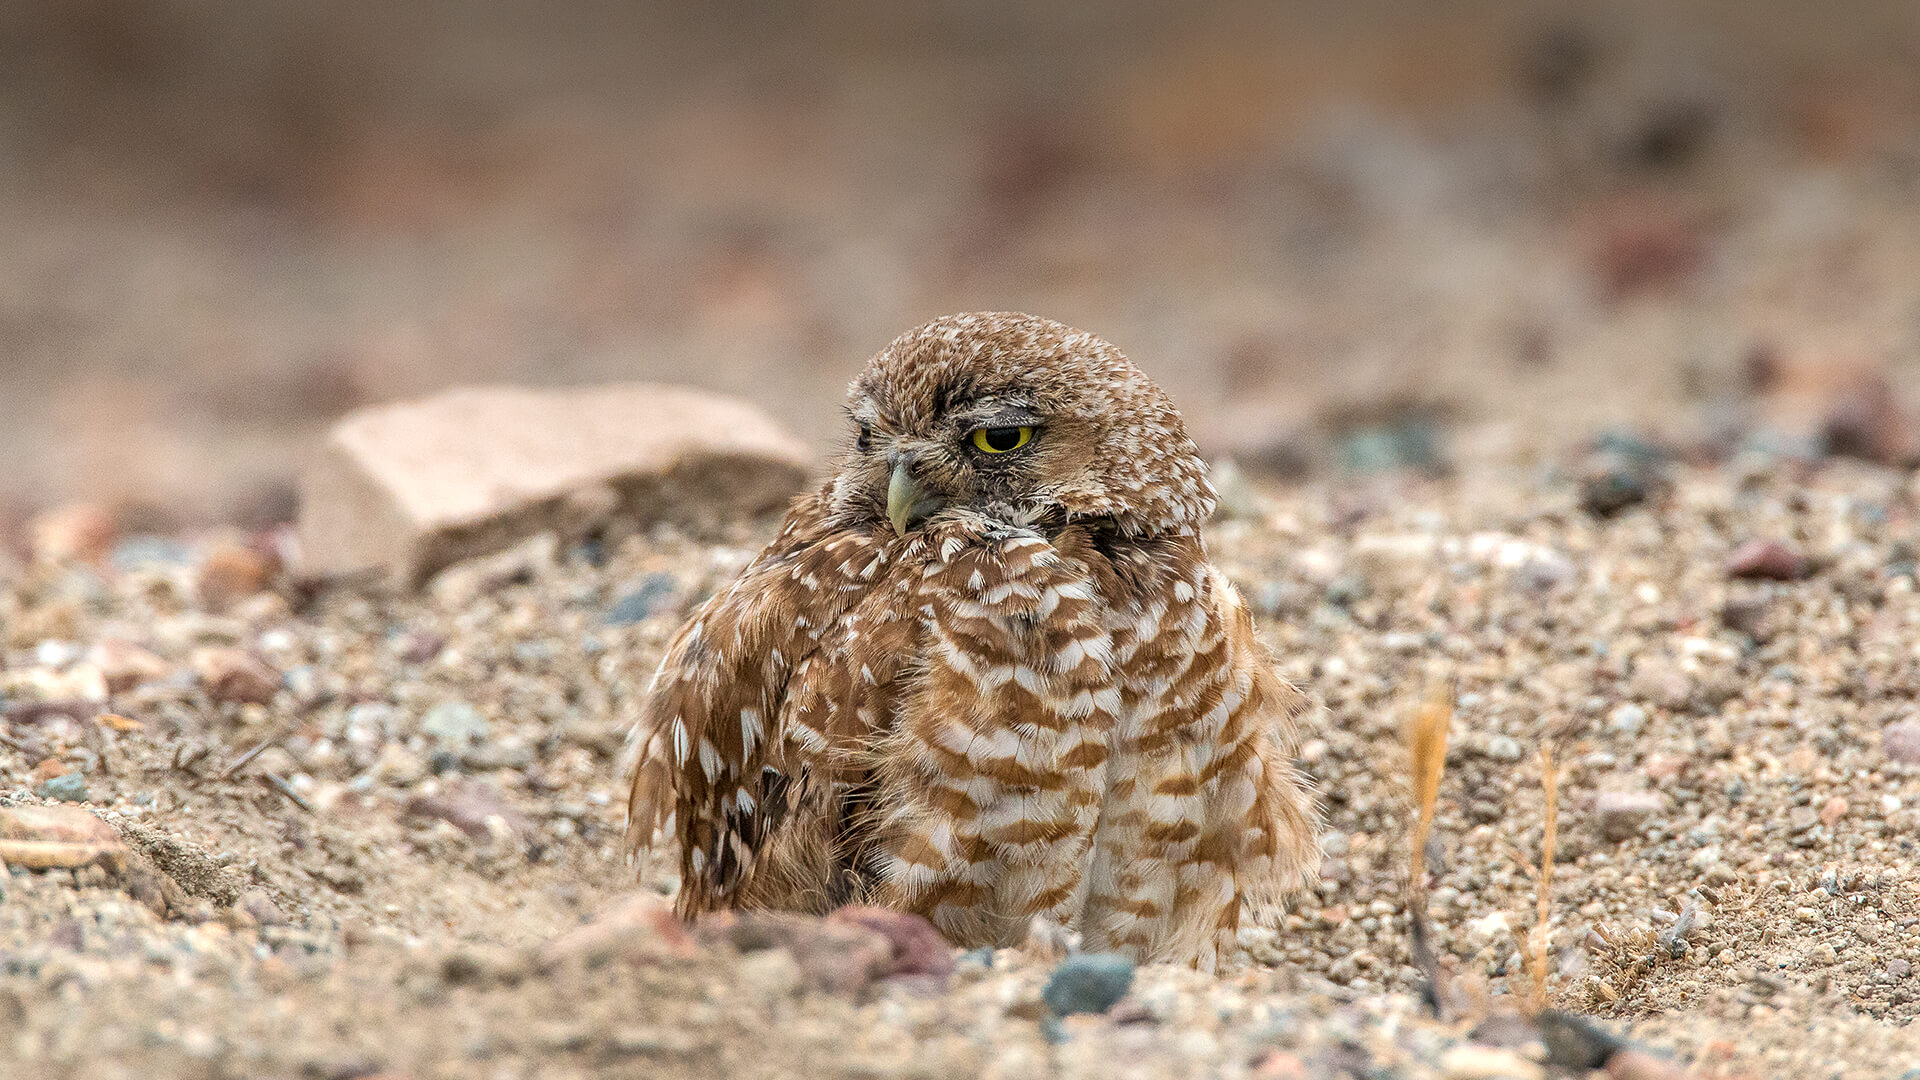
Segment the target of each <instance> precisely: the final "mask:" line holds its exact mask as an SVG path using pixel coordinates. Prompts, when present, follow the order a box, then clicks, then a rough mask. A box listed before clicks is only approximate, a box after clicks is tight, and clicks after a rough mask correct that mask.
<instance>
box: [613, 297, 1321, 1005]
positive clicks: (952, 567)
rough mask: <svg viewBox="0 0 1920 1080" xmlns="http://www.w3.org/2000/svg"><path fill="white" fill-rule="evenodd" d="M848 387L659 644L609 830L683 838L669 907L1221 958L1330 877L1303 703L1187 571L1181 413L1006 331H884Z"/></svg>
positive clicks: (1089, 364)
mask: <svg viewBox="0 0 1920 1080" xmlns="http://www.w3.org/2000/svg"><path fill="white" fill-rule="evenodd" d="M850 396H851V403H850V412H851V414H852V419H853V424H854V427H855V430H856V431H857V432H858V433H859V434H858V436H857V437H856V439H855V441H854V445H853V446H852V447H851V448H850V449H849V451H848V454H847V457H846V459H845V461H844V462H843V465H842V468H841V471H840V473H839V474H838V475H837V476H836V477H835V478H834V479H833V480H832V481H831V482H830V483H828V484H827V485H826V486H825V487H823V488H822V489H821V490H819V491H817V492H815V493H813V494H812V495H809V496H807V497H805V498H803V499H801V500H800V501H799V502H798V503H797V504H796V505H795V506H794V508H793V510H792V511H791V512H790V513H789V514H788V516H787V521H786V524H785V527H784V529H783V530H782V532H781V534H780V536H779V537H778V538H777V539H776V540H775V541H774V542H773V543H772V544H771V545H769V546H768V547H767V549H766V550H765V551H764V552H762V553H761V554H760V556H759V557H758V558H757V559H755V561H754V562H753V563H752V564H751V565H750V566H749V567H748V568H747V569H746V570H745V571H744V572H743V573H742V574H741V575H740V577H739V579H738V580H737V581H736V582H734V584H733V585H732V587H730V588H729V589H727V590H725V591H723V592H721V593H719V594H717V595H715V596H714V597H712V598H711V599H709V600H708V601H707V602H706V603H705V604H704V605H702V607H701V608H700V610H699V611H698V612H696V613H695V615H694V616H693V618H692V619H691V620H690V621H689V622H688V624H687V625H686V626H685V627H684V628H682V630H681V631H680V633H679V634H678V635H677V636H676V637H675V639H674V640H673V642H672V644H671V645H670V646H669V648H668V651H667V655H666V657H665V659H664V660H663V661H662V663H661V666H660V669H659V671H658V673H657V674H656V675H655V677H654V682H653V685H652V688H651V691H650V693H649V697H648V700H647V703H646V706H645V712H644V715H643V716H642V718H641V721H640V723H639V724H638V726H637V727H636V729H635V731H634V741H633V750H634V753H635V764H634V768H633V774H632V790H631V795H630V801H629V805H628V811H629V825H628V830H629V831H628V837H629V841H630V843H631V844H632V845H633V846H634V847H636V848H638V847H645V846H647V845H649V844H651V843H653V842H654V840H655V835H656V833H662V834H668V835H673V836H675V837H676V838H677V839H678V841H679V844H680V852H681V875H682V880H681V891H680V898H679V908H680V911H681V913H682V914H683V915H686V916H688V917H692V916H695V915H697V914H699V913H701V912H704V911H709V910H715V909H720V908H726V907H767V908H788V909H799V910H809V911H824V910H828V909H831V908H832V907H835V906H837V905H839V904H842V903H847V902H853V901H863V902H869V903H881V904H887V905H890V906H894V907H898V908H901V909H904V910H909V911H916V912H919V913H921V914H924V915H926V916H927V917H928V918H930V919H931V920H932V921H933V922H934V924H935V925H936V926H938V927H939V928H940V929H941V930H942V931H943V932H944V933H945V934H946V935H947V936H948V937H949V938H950V939H951V940H953V941H955V942H957V943H960V944H964V945H968V946H974V945H1008V944H1013V943H1016V942H1018V941H1019V940H1020V939H1021V937H1022V936H1023V935H1024V934H1025V933H1026V931H1027V928H1028V926H1029V925H1030V924H1031V922H1032V921H1033V919H1034V918H1035V917H1042V918H1047V919H1051V920H1053V921H1056V922H1058V923H1059V924H1061V925H1063V926H1067V927H1070V928H1073V929H1076V930H1078V931H1079V932H1080V933H1081V935H1082V939H1083V943H1084V945H1085V947H1087V948H1090V949H1118V950H1123V951H1127V952H1130V953H1132V954H1133V955H1135V956H1136V957H1138V958H1140V959H1143V960H1174V961H1180V962H1189V963H1195V964H1198V965H1200V966H1202V967H1207V968H1212V967H1214V966H1216V965H1217V964H1218V963H1219V962H1220V961H1221V960H1223V959H1224V958H1225V955H1226V953H1227V951H1228V950H1229V949H1230V948H1231V945H1232V940H1233V935H1234V933H1235V931H1236V929H1237V928H1238V926H1240V925H1241V924H1242V922H1243V921H1245V920H1248V919H1252V920H1261V921H1264V920H1270V919H1271V918H1272V917H1273V916H1274V915H1275V914H1276V913H1277V911H1278V905H1279V904H1280V902H1281V900H1282V899H1283V897H1284V896H1285V894H1286V893H1288V892H1290V891H1292V890H1293V889H1295V888H1297V887H1298V886H1300V885H1301V884H1302V883H1303V882H1305V881H1306V880H1307V879H1308V878H1309V877H1310V876H1311V875H1312V874H1313V872H1314V869H1315V867H1316V864H1317V858H1318V856H1317V848H1316V845H1315V842H1314V837H1313V816H1312V807H1311V801H1310V799H1309V796H1308V795H1307V792H1306V789H1305V788H1304V786H1303V785H1302V783H1301V782H1300V780H1299V779H1298V778H1297V777H1296V776H1295V774H1294V773H1293V771H1292V768H1291V766H1290V764H1289V762H1288V758H1289V752H1290V748H1291V742H1292V738H1293V729H1294V723H1295V720H1296V718H1297V717H1298V715H1299V713H1300V712H1301V711H1302V708H1303V702H1304V699H1303V696H1302V695H1301V694H1300V693H1299V692H1298V691H1297V690H1295V689H1294V688H1293V687H1291V686H1289V685H1288V684H1287V683H1286V682H1284V681H1283V680H1282V679H1281V678H1280V677H1279V676H1278V674H1277V673H1275V671H1274V670H1273V665H1272V662H1271V659H1270V658H1269V657H1268V655H1267V654H1266V651H1265V650H1264V648H1263V647H1262V646H1261V645H1260V643H1259V642H1258V640H1257V639H1256V638H1255V637H1254V633H1253V624H1252V620H1251V618H1250V617H1249V615H1248V613H1247V610H1246V607H1245V606H1244V605H1243V604H1242V603H1241V601H1240V599H1239V597H1238V596H1237V594H1236V593H1235V591H1234V589H1233V587H1232V586H1231V585H1229V584H1228V583H1227V581H1226V579H1225V578H1224V577H1223V576H1222V575H1220V574H1219V572H1218V571H1216V570H1215V569H1214V568H1213V567H1212V566H1211V565H1209V564H1208V562H1207V559H1206V553H1205V549H1204V548H1203V546H1202V544H1201V540H1200V536H1199V525H1200V523H1201V522H1202V521H1203V520H1204V519H1205V518H1206V517H1207V516H1208V515H1209V514H1210V513H1211V512H1212V509H1213V492H1212V488H1211V487H1210V486H1209V484H1208V483H1207V479H1206V468H1205V466H1204V464H1203V463H1202V462H1201V461H1200V459H1199V457H1198V455H1197V454H1196V453H1195V451H1194V448H1193V444H1192V442H1191V441H1190V440H1189V439H1188V437H1187V433H1186V430H1185V427H1184V424H1183V423H1182V421H1181V419H1180V415H1179V413H1178V412H1177V411H1176V410H1175V409H1174V407H1173V405H1172V403H1171V402H1170V401H1168V400H1167V398H1166V396H1165V395H1164V394H1163V393H1162V392H1161V391H1160V389H1159V388H1158V387H1156V386H1155V385H1154V384H1153V383H1152V382H1151V381H1150V380H1148V379H1147V378H1146V377H1145V376H1144V375H1143V374H1141V373H1140V372H1139V371H1138V370H1137V369H1136V368H1134V367H1133V365H1132V364H1131V363H1129V362H1128V361H1127V360H1126V358H1125V357H1123V356H1122V355H1121V354H1120V352H1119V351H1118V350H1117V349H1115V348H1114V347H1113V346H1111V345H1109V344H1107V343H1106V342H1104V341H1102V340H1100V339H1099V338H1096V337H1093V336H1092V335H1090V334H1085V333H1082V332H1079V331H1075V330H1071V329H1069V328H1067V327H1064V326H1061V325H1059V324H1058V323H1054V322H1050V321H1048V320H1045V319H1040V318H1036V317H1034V316H1030V315H1017V314H1002V313H989V314H975V315H958V316H951V317H948V318H944V319H940V320H937V321H935V322H933V323H930V324H928V325H926V326H923V327H921V328H919V329H917V330H914V331H911V332H909V333H907V334H905V335H903V336H902V337H900V338H899V339H897V340H896V341H894V342H893V343H892V344H890V345H889V346H887V348H886V349H884V350H883V351H882V352H881V353H880V354H879V355H878V356H876V357H875V358H874V359H873V361H872V362H871V363H869V364H868V366H867V368H866V370H865V371H864V372H863V373H862V374H861V376H860V377H859V379H857V380H856V381H855V382H854V384H853V387H852V389H851V394H850ZM982 432H985V433H986V434H985V435H982V434H979V433H982ZM982 439H984V440H985V441H981V440H982ZM1002 446H1005V447H1009V449H1004V450H1003V449H1000V447H1002Z"/></svg>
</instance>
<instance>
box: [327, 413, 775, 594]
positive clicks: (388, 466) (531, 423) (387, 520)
mask: <svg viewBox="0 0 1920 1080" xmlns="http://www.w3.org/2000/svg"><path fill="white" fill-rule="evenodd" d="M809 461H810V455H809V454H808V453H807V449H806V447H805V446H804V445H803V444H801V443H800V442H799V441H798V440H797V439H795V438H794V437H793V436H792V435H790V434H788V433H787V432H786V431H785V430H784V429H782V428H781V427H780V426H779V425H778V424H776V423H775V422H774V421H773V420H772V419H771V418H770V417H768V416H767V415H766V414H765V413H763V412H761V411H760V410H759V409H757V408H755V407H753V406H752V405H749V404H746V403H745V402H742V401H739V400H736V399H733V398H729V397H725V396H722V395H719V394H713V393H709V392H706V391H702V390H696V389H693V388H690V387H683V386H667V385H659V384H651V383H622V384H617V385H610V386H597V387H589V388H583V389H565V390H532V389H525V388H520V387H509V386H489V387H465V388H460V389H455V390H449V391H447V392H445V393H442V394H439V395H436V396H434V397H430V398H424V399H421V400H418V401H410V402H401V403H396V404H389V405H381V406H376V407H373V408H369V409H363V410H361V411H359V412H355V413H353V414H351V415H349V416H347V417H346V418H344V419H342V420H341V421H340V422H339V423H338V424H336V425H335V426H334V428H333V430H332V432H331V433H329V435H328V437H327V440H326V443H325V446H324V447H323V449H322V450H321V452H320V453H319V455H318V456H317V458H316V460H315V461H313V463H312V464H311V465H310V466H309V468H308V469H307V471H306V474H305V475H304V477H303V478H302V482H301V500H300V504H301V505H300V548H301V560H302V565H301V568H300V569H301V571H302V572H303V573H304V574H306V575H310V576H343V575H361V574H372V573H384V574H388V575H392V576H394V577H396V578H398V579H399V580H401V581H402V582H403V583H406V584H410V585H413V584H419V583H420V582H421V581H423V580H425V579H426V578H427V577H428V576H430V575H431V574H433V573H434V572H435V571H437V570H439V569H441V568H443V567H446V566H448V565H451V564H452V563H455V562H458V561H460V560H462V559H466V558H470V557H473V556H476V555H483V554H487V553H490V552H493V551H498V550H500V549H501V548H503V547H506V546H508V545H510V544H512V543H514V542H516V541H518V540H520V539H523V538H525V537H527V536H530V535H533V534H535V533H538V532H541V531H543V530H546V529H559V530H561V531H585V530H587V529H590V528H594V527H598V526H602V525H609V524H614V523H624V524H626V525H629V526H634V527H638V526H644V525H646V524H651V523H653V522H657V521H662V520H674V521H682V522H687V523H691V524H699V523H703V522H711V521H714V520H719V519H725V518H728V517H737V516H744V515H753V514H760V513H765V512H768V511H771V510H774V509H777V508H779V507H780V506H781V505H782V504H783V503H784V502H785V501H786V500H787V499H789V498H791V497H792V496H793V495H794V493H795V492H797V491H798V490H799V489H800V487H801V486H802V485H803V484H804V483H805V482H806V479H807V475H808V469H809Z"/></svg>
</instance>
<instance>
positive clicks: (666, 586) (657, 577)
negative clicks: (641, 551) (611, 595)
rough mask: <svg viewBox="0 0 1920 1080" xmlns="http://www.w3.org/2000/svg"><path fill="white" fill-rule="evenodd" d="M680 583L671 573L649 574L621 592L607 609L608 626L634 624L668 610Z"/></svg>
mask: <svg viewBox="0 0 1920 1080" xmlns="http://www.w3.org/2000/svg"><path fill="white" fill-rule="evenodd" d="M678 590H679V583H678V582H676V581H675V580H674V579H673V575H671V574H659V573H655V574H648V575H647V576H646V577H644V578H642V579H641V580H640V584H639V585H637V586H635V587H633V588H631V589H629V590H628V591H627V592H625V593H623V594H621V596H620V599H618V600H616V601H614V603H613V607H611V608H609V609H608V610H607V617H606V623H607V625H608V626H632V625H633V624H634V623H639V622H645V621H647V619H649V618H651V617H653V616H654V615H655V614H657V613H659V612H662V611H665V610H667V608H668V606H669V605H670V604H671V603H672V601H673V597H674V593H675V592H677V591H678Z"/></svg>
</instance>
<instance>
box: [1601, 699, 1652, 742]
mask: <svg viewBox="0 0 1920 1080" xmlns="http://www.w3.org/2000/svg"><path fill="white" fill-rule="evenodd" d="M1646 726H1647V710H1645V709H1643V708H1641V707H1640V706H1638V705H1635V704H1633V703H1632V702H1628V703H1627V704H1625V705H1622V706H1620V707H1618V708H1616V709H1614V710H1613V712H1611V713H1609V714H1608V715H1607V727H1608V728H1609V729H1611V730H1613V731H1617V732H1619V733H1620V734H1622V735H1638V734H1640V729H1641V728H1643V727H1646Z"/></svg>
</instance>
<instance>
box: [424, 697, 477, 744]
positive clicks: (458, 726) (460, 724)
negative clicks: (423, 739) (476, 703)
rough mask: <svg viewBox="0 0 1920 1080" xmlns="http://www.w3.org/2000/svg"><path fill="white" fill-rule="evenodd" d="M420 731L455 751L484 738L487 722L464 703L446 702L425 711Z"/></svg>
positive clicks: (475, 710) (474, 709)
mask: <svg viewBox="0 0 1920 1080" xmlns="http://www.w3.org/2000/svg"><path fill="white" fill-rule="evenodd" d="M420 730H421V731H424V732H426V733H427V734H428V735H431V736H433V738H434V741H436V742H438V743H439V744H440V745H441V746H444V747H447V748H449V749H457V748H460V747H464V746H467V745H470V744H472V743H476V742H479V741H480V740H481V739H484V738H486V737H487V720H486V717H484V716H481V715H480V710H478V709H476V708H474V707H473V706H471V705H469V704H467V703H466V702H464V701H447V702H442V703H441V704H439V705H435V706H434V707H433V708H431V709H428V710H427V715H425V716H423V717H421V718H420Z"/></svg>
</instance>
